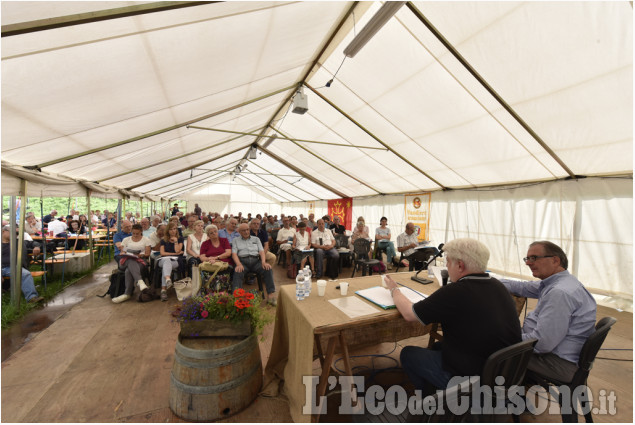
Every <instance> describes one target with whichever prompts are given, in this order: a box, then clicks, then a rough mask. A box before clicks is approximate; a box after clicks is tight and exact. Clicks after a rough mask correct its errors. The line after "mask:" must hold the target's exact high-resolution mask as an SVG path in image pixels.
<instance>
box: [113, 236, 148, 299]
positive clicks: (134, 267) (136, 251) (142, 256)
mask: <svg viewBox="0 0 635 425" xmlns="http://www.w3.org/2000/svg"><path fill="white" fill-rule="evenodd" d="M128 254H130V255H128ZM119 258H120V259H119V261H118V264H117V265H118V266H119V269H122V270H125V276H126V290H125V291H124V293H123V294H122V295H119V296H118V297H115V298H113V299H112V302H113V303H115V304H118V303H122V302H124V301H127V300H129V299H130V297H131V296H132V294H133V292H134V285H135V283H136V284H137V286H139V290H140V291H143V290H144V289H146V288H147V287H148V286H147V285H146V284H145V282H144V281H143V278H142V270H143V269H144V268H147V266H148V263H147V262H146V261H148V259H149V258H150V239H148V238H146V237H145V236H143V228H142V227H141V225H140V224H134V225H132V235H131V236H128V237H127V238H125V239H124V240H123V241H121V245H120V252H119Z"/></svg>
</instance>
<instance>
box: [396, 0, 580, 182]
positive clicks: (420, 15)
mask: <svg viewBox="0 0 635 425" xmlns="http://www.w3.org/2000/svg"><path fill="white" fill-rule="evenodd" d="M407 6H408V9H410V11H411V12H412V13H413V14H414V15H415V16H416V17H417V18H418V19H419V20H420V21H421V23H423V25H425V26H426V28H428V30H429V31H430V32H431V33H432V34H433V35H434V36H435V37H436V38H437V39H438V40H439V41H440V42H441V44H443V46H444V47H445V48H446V49H448V51H449V52H450V53H452V56H454V57H455V58H456V60H458V61H459V62H460V63H461V65H463V67H465V69H466V70H467V71H468V72H469V73H470V74H471V75H472V76H473V77H474V78H475V79H476V80H477V81H478V82H479V83H480V84H481V85H482V86H483V88H485V90H487V91H488V92H489V94H491V95H492V96H493V97H494V99H496V101H497V102H498V103H499V104H500V105H501V106H502V107H503V108H504V109H505V110H506V111H507V112H508V113H509V114H510V115H511V116H512V117H513V118H514V119H515V120H516V122H518V124H520V125H521V126H522V127H523V128H524V129H525V130H526V131H527V132H528V133H529V134H530V135H531V137H533V138H534V140H536V142H538V144H539V145H540V146H542V148H543V149H544V150H545V151H546V152H547V153H548V154H549V155H551V157H552V158H553V159H554V160H555V161H556V162H557V163H558V164H559V165H560V166H561V167H562V168H563V169H564V171H566V173H567V174H568V175H569V177H571V178H576V177H577V176H576V175H575V174H574V173H573V171H571V169H569V167H567V165H566V164H565V163H564V161H562V160H561V159H560V157H558V155H556V153H555V152H554V151H553V150H552V149H551V148H550V147H549V146H548V145H547V144H546V143H545V142H544V140H542V138H541V137H540V136H539V135H538V133H536V132H535V131H534V130H533V129H532V128H531V127H530V126H529V124H527V123H526V122H525V120H523V119H522V118H521V117H520V115H518V114H517V113H516V111H515V110H514V109H513V108H512V107H511V106H510V105H509V104H508V103H507V102H506V101H505V100H504V99H503V98H502V96H501V95H499V94H498V92H496V90H494V89H493V88H492V86H490V85H489V84H488V83H487V81H485V79H484V78H483V77H482V76H481V75H480V74H479V73H478V72H477V71H476V70H475V69H474V68H473V67H472V65H470V63H469V62H468V61H467V60H466V59H465V58H464V57H463V56H462V55H461V54H460V53H459V51H458V50H456V48H455V47H454V46H453V45H452V44H451V43H450V42H449V41H448V40H447V39H446V38H445V37H444V36H443V34H441V33H440V32H439V30H438V29H437V28H436V27H435V26H434V25H432V23H431V22H430V21H428V19H427V18H426V17H425V16H424V15H423V13H421V11H420V10H419V9H417V7H416V6H415V5H414V4H412V2H408V3H407Z"/></svg>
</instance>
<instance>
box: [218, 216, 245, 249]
mask: <svg viewBox="0 0 635 425" xmlns="http://www.w3.org/2000/svg"><path fill="white" fill-rule="evenodd" d="M238 224H239V223H238V219H236V218H230V219H229V220H227V221H226V227H225V228H220V227H219V228H218V237H220V238H225V239H227V240H228V241H229V243H230V244H231V243H232V241H233V240H234V239H236V238H238V237H240V233H238V230H236V228H237V227H238Z"/></svg>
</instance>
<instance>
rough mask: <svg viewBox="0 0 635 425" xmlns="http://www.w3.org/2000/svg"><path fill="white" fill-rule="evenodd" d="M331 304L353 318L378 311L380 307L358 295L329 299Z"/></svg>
mask: <svg viewBox="0 0 635 425" xmlns="http://www.w3.org/2000/svg"><path fill="white" fill-rule="evenodd" d="M329 302H330V303H331V304H333V305H334V306H335V307H337V308H339V309H340V310H342V312H343V313H344V314H346V315H347V316H348V317H350V318H351V319H353V318H355V317H359V316H367V315H369V314H375V313H377V311H378V309H377V308H376V307H373V306H372V305H369V304H367V303H365V302H364V301H362V300H360V299H359V298H357V297H342V298H335V299H334V300H329Z"/></svg>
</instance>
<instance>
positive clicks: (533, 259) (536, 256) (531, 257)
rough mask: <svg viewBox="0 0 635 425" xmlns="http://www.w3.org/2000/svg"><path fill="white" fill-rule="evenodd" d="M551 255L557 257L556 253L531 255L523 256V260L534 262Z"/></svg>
mask: <svg viewBox="0 0 635 425" xmlns="http://www.w3.org/2000/svg"><path fill="white" fill-rule="evenodd" d="M549 257H555V255H530V256H529V257H525V258H523V261H524V262H525V263H529V262H532V263H534V262H535V261H536V260H537V259H539V258H549Z"/></svg>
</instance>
